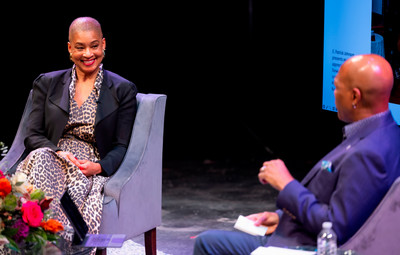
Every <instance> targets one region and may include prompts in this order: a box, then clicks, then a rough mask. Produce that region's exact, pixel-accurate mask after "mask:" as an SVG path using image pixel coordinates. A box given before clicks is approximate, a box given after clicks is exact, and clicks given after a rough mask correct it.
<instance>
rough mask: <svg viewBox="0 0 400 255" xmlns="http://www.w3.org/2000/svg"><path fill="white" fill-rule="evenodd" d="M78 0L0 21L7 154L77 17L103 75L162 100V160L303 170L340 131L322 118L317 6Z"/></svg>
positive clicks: (13, 12)
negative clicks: (98, 44) (98, 45)
mask: <svg viewBox="0 0 400 255" xmlns="http://www.w3.org/2000/svg"><path fill="white" fill-rule="evenodd" d="M82 2H83V1H79V2H76V3H73V2H65V3H64V4H63V5H61V4H59V3H57V4H55V6H54V7H52V6H48V5H42V6H41V5H40V4H30V5H25V4H24V9H23V10H20V9H19V8H21V7H22V6H18V5H19V4H15V5H14V6H13V7H10V9H9V11H10V14H9V15H2V17H1V18H0V20H1V24H2V39H1V40H0V41H1V43H0V46H1V49H2V51H1V60H2V63H3V65H2V68H1V70H2V84H1V95H2V97H1V98H2V118H1V120H2V121H1V126H0V127H1V130H0V131H1V133H0V140H1V141H4V142H5V143H6V144H7V145H11V142H12V139H13V138H14V135H15V132H16V130H17V126H18V123H19V119H20V117H21V115H22V111H23V108H24V103H25V101H26V98H27V96H28V92H29V90H30V89H31V87H32V82H33V80H34V79H35V78H36V77H37V76H38V75H39V74H40V73H43V72H49V71H53V70H59V69H65V68H70V67H71V66H72V63H71V62H70V61H69V55H68V51H67V41H68V27H69V24H70V23H71V22H72V20H73V19H75V18H76V17H79V16H92V17H94V18H96V19H98V20H99V22H100V23H101V24H102V27H103V33H104V37H105V38H106V43H107V50H106V58H105V60H104V68H105V69H108V70H110V71H113V72H116V73H118V74H120V75H121V76H123V77H125V78H127V79H129V80H131V81H132V82H134V83H135V84H136V85H137V87H138V89H139V92H141V93H162V94H166V95H167V96H168V98H167V106H166V115H165V117H166V119H165V130H164V131H165V132H164V136H165V140H164V159H165V161H173V160H222V161H226V162H228V161H229V162H236V161H249V162H250V161H251V162H260V164H261V163H262V161H263V160H267V159H269V158H271V157H274V156H278V157H281V158H283V159H285V160H286V159H289V158H290V159H292V160H293V159H294V160H296V159H299V160H309V161H313V160H317V159H319V158H320V157H321V156H323V155H324V154H325V153H326V152H328V151H329V150H330V149H331V148H333V147H334V146H335V145H336V144H337V143H338V142H340V139H341V127H342V123H340V122H339V121H338V120H337V118H336V113H333V112H327V111H323V110H322V109H321V93H322V52H323V48H322V47H323V1H322V0H318V1H312V2H307V1H290V4H289V3H288V2H287V1H265V0H247V1H246V0H243V1H215V0H213V1H208V0H202V1H199V0H191V1H131V2H129V1H124V2H121V3H119V2H118V1H109V2H91V3H86V1H85V4H82ZM11 5H13V4H11ZM3 12H4V14H6V12H8V11H7V10H3ZM266 147H267V149H266ZM268 149H270V150H272V151H273V152H274V154H275V155H274V156H271V155H270V153H269V152H267V150H268ZM306 170H308V169H306Z"/></svg>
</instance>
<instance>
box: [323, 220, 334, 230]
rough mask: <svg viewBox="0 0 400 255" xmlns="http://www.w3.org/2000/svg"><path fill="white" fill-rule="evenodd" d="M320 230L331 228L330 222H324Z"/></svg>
mask: <svg viewBox="0 0 400 255" xmlns="http://www.w3.org/2000/svg"><path fill="white" fill-rule="evenodd" d="M322 228H332V222H330V221H325V222H324V223H322Z"/></svg>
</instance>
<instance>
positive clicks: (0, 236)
mask: <svg viewBox="0 0 400 255" xmlns="http://www.w3.org/2000/svg"><path fill="white" fill-rule="evenodd" d="M52 200H53V199H52V198H46V197H45V194H44V192H43V191H42V190H40V189H34V187H33V186H32V185H31V184H30V183H29V182H27V176H26V175H25V174H24V173H21V172H17V173H15V174H14V175H12V176H9V175H7V176H6V175H4V174H3V172H2V171H1V170H0V245H4V246H5V247H7V248H9V249H11V250H13V251H16V252H18V253H21V252H22V251H23V252H25V254H42V252H43V249H44V247H45V246H46V243H47V242H48V241H49V242H56V241H57V239H58V238H59V236H58V235H57V232H59V231H62V230H63V229H64V228H63V226H62V224H61V223H60V222H59V221H57V220H54V219H52V218H51V215H50V214H51V211H50V210H49V206H50V203H51V201H52Z"/></svg>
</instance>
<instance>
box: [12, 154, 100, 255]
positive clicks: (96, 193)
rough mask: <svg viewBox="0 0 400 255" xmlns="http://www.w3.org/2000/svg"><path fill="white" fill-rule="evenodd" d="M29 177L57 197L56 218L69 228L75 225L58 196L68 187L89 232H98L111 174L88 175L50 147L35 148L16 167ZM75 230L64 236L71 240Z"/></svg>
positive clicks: (51, 195)
mask: <svg viewBox="0 0 400 255" xmlns="http://www.w3.org/2000/svg"><path fill="white" fill-rule="evenodd" d="M17 171H20V172H23V173H25V174H26V175H27V176H28V181H29V182H30V183H31V184H32V185H33V186H34V187H36V188H39V189H41V190H43V191H44V192H45V194H46V196H47V197H52V198H53V199H54V200H53V201H52V202H51V204H50V209H51V210H52V213H53V217H54V218H55V219H57V220H59V221H60V222H61V223H62V224H63V226H64V228H65V229H66V230H71V229H72V226H71V224H70V222H69V220H68V218H67V217H66V216H65V214H64V212H63V210H62V209H61V206H60V201H59V199H60V198H61V196H62V195H63V193H64V192H65V190H66V189H68V191H69V194H70V196H71V198H72V200H73V201H74V202H75V204H76V206H77V207H78V209H79V211H80V212H81V214H82V216H83V218H84V220H85V222H86V224H87V225H88V228H89V233H90V234H98V233H99V227H100V223H101V214H102V209H103V193H102V190H103V187H104V184H105V183H106V181H107V180H108V177H103V176H91V177H89V178H88V177H86V176H85V175H84V174H83V173H82V172H81V171H80V170H79V168H78V167H77V166H75V165H74V164H72V163H71V162H70V161H69V160H67V159H65V158H63V157H60V156H59V155H58V154H57V153H56V152H54V151H53V150H51V149H49V148H40V149H37V150H34V151H32V152H31V153H30V154H29V155H28V156H27V157H26V158H25V160H24V161H22V162H21V163H20V164H19V165H18V168H17ZM72 233H73V232H72V231H63V232H62V233H61V236H62V237H63V238H64V239H65V240H67V241H72V237H73V235H72ZM92 250H94V251H92V253H95V249H92Z"/></svg>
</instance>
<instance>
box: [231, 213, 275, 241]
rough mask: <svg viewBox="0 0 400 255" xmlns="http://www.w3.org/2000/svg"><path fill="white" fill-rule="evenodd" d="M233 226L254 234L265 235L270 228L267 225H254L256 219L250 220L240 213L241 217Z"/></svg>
mask: <svg viewBox="0 0 400 255" xmlns="http://www.w3.org/2000/svg"><path fill="white" fill-rule="evenodd" d="M233 227H234V228H236V229H238V230H240V231H243V232H246V233H247V234H250V235H254V236H257V235H258V236H264V235H265V233H267V229H268V228H267V227H266V226H262V225H261V226H258V227H257V226H256V225H254V221H252V220H249V219H248V218H246V217H244V216H242V215H239V218H238V219H237V221H236V223H235V225H234V226H233Z"/></svg>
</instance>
